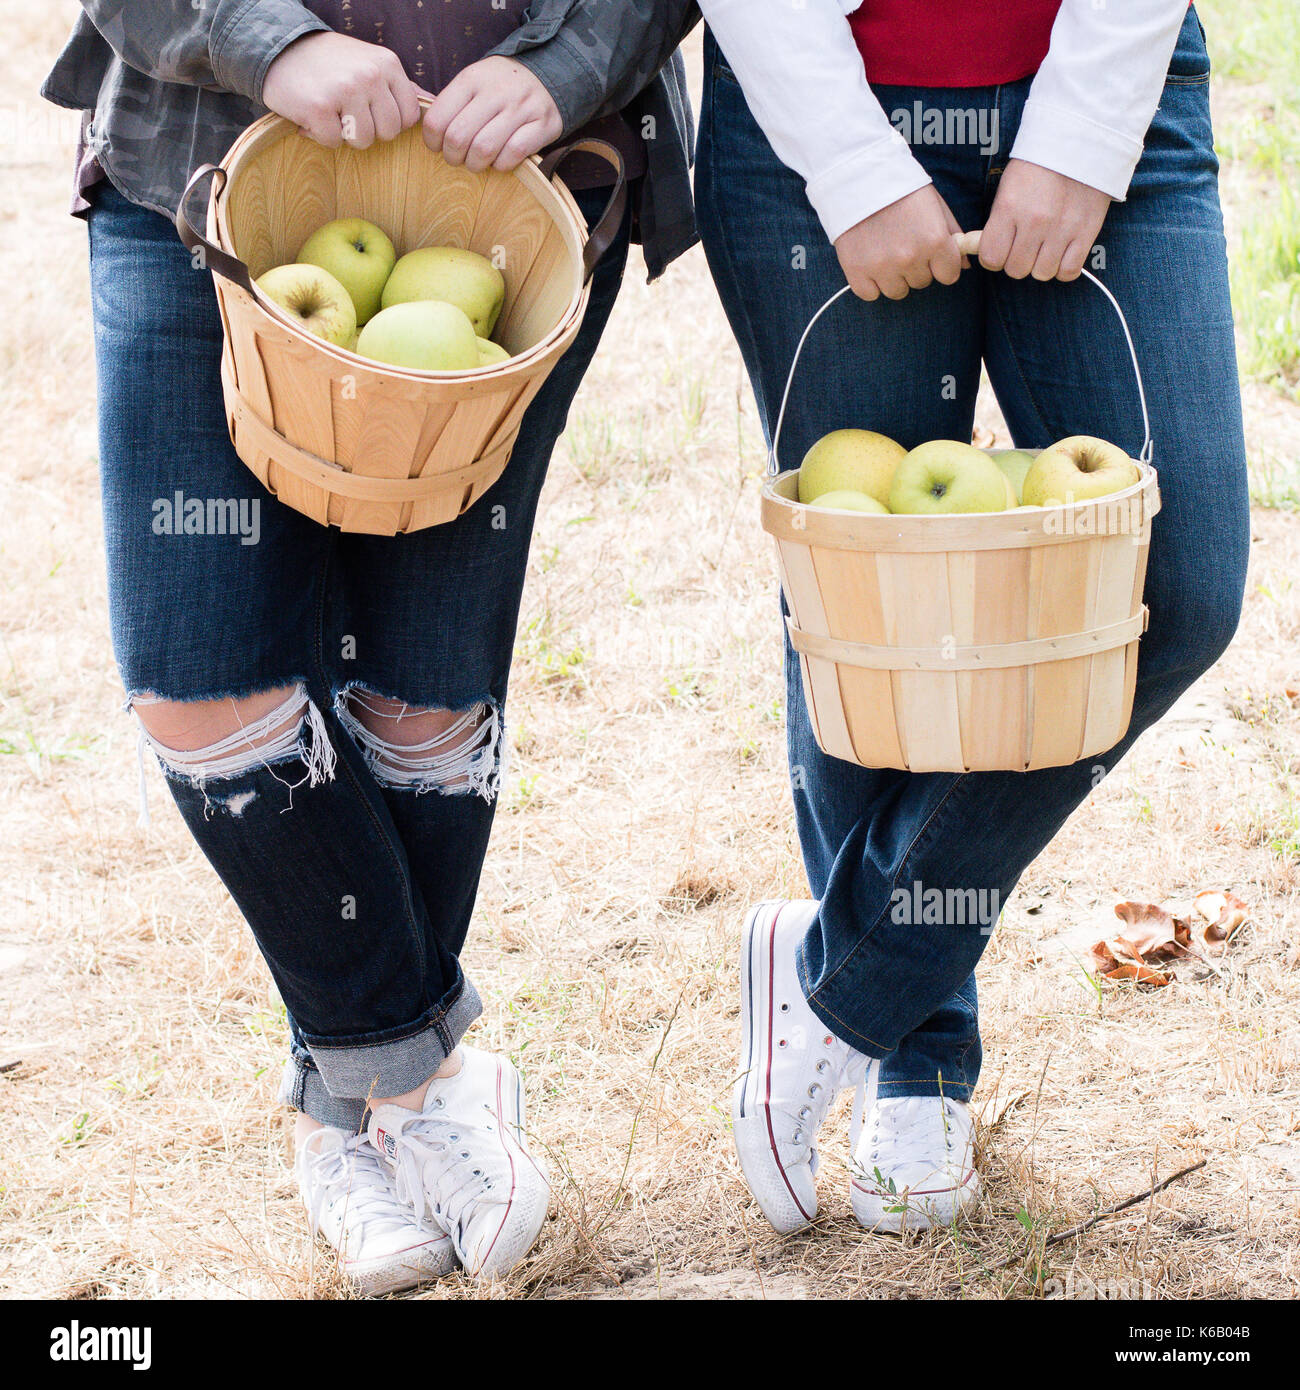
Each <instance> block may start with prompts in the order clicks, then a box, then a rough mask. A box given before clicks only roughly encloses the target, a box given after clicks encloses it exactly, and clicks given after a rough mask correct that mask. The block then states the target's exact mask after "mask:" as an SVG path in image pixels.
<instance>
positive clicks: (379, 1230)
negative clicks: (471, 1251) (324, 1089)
mask: <svg viewBox="0 0 1300 1390" xmlns="http://www.w3.org/2000/svg"><path fill="white" fill-rule="evenodd" d="M293 1168H294V1173H295V1175H296V1176H297V1178H298V1190H299V1192H300V1193H301V1194H302V1200H303V1205H304V1206H305V1207H306V1208H307V1220H308V1222H309V1224H310V1226H311V1229H312V1233H313V1235H322V1236H324V1237H325V1239H326V1240H328V1241H329V1243H330V1244H331V1245H332V1246H333V1247H334V1248H335V1250H337V1251H338V1254H339V1264H340V1266H341V1268H342V1270H343V1273H344V1274H345V1275H346V1276H347V1278H348V1279H349V1280H350V1281H351V1282H352V1283H353V1284H354V1285H355V1286H356V1287H357V1289H358V1290H359V1291H360V1292H361V1293H363V1294H366V1295H367V1296H370V1297H373V1296H375V1295H377V1294H383V1293H396V1292H397V1290H399V1289H411V1288H414V1287H415V1286H416V1285H417V1284H421V1283H425V1282H426V1281H428V1280H430V1279H437V1278H438V1277H439V1276H441V1275H443V1274H446V1273H448V1272H449V1271H450V1270H452V1269H454V1268H455V1267H456V1252H455V1251H454V1250H453V1249H452V1246H451V1241H450V1240H448V1238H447V1236H446V1234H445V1233H444V1232H442V1231H429V1230H427V1229H424V1228H422V1227H421V1226H420V1225H419V1224H418V1223H417V1222H416V1220H415V1218H414V1217H413V1216H412V1215H411V1212H410V1208H409V1207H407V1206H406V1205H405V1204H404V1203H403V1202H400V1201H399V1200H398V1197H397V1194H396V1192H394V1191H393V1184H392V1182H391V1181H390V1180H389V1178H388V1176H387V1174H386V1173H385V1172H384V1170H383V1168H382V1167H381V1166H380V1163H379V1155H378V1154H377V1153H376V1152H375V1151H374V1149H373V1148H372V1147H371V1144H370V1141H369V1139H367V1138H366V1136H365V1135H364V1134H362V1135H349V1134H346V1133H344V1131H343V1130H341V1129H320V1130H317V1131H316V1133H315V1134H313V1135H311V1136H310V1138H308V1139H307V1140H306V1141H305V1142H304V1143H302V1144H300V1145H299V1146H298V1152H297V1153H296V1154H295V1155H294V1160H293Z"/></svg>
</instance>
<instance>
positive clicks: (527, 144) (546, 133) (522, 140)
mask: <svg viewBox="0 0 1300 1390" xmlns="http://www.w3.org/2000/svg"><path fill="white" fill-rule="evenodd" d="M550 133H551V132H550V127H549V126H548V125H547V123H546V121H544V120H543V121H529V122H528V124H527V125H521V126H520V127H519V129H518V130H516V131H515V133H514V134H513V135H512V136H511V137H510V138H509V139H508V140H507V141H506V142H505V144H504V145H502V146H501V152H500V153H499V154H498V155H497V157H496V159H495V160H494V161H493V166H492V167H493V168H495V169H500V170H501V171H502V172H503V173H507V174H508V173H509V172H510V171H511V169H517V168H518V167H519V166H520V165H521V164H522V163H523V162H524V160H525V159H527V158H528V156H529V155H533V154H536V153H537V152H538V150H541V149H545V147H546V146H547V145H549V144H550V143H551V141H550Z"/></svg>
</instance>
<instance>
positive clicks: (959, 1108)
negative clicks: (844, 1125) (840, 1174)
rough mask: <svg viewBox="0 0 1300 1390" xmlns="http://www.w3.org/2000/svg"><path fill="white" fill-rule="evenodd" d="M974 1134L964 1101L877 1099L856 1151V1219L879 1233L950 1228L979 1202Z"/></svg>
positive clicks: (851, 1193) (853, 1191)
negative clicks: (961, 1215) (964, 1212)
mask: <svg viewBox="0 0 1300 1390" xmlns="http://www.w3.org/2000/svg"><path fill="white" fill-rule="evenodd" d="M971 1131H972V1125H971V1114H970V1106H968V1105H966V1104H965V1103H964V1102H962V1101H959V1100H949V1099H948V1098H947V1097H943V1098H940V1097H939V1096H902V1097H899V1098H897V1099H893V1100H877V1101H876V1102H875V1104H874V1105H872V1106H871V1108H870V1109H869V1111H868V1113H867V1119H866V1123H865V1125H864V1126H863V1128H862V1133H861V1134H860V1135H859V1136H858V1138H857V1140H856V1142H855V1143H854V1146H853V1160H852V1163H851V1165H850V1166H851V1169H852V1173H853V1177H852V1181H851V1183H850V1187H849V1199H850V1201H851V1202H852V1203H853V1214H854V1216H856V1217H857V1218H858V1220H859V1221H860V1222H861V1223H862V1225H864V1226H865V1227H866V1228H867V1229H868V1230H876V1231H902V1230H903V1229H904V1228H906V1229H907V1230H909V1231H926V1230H929V1229H930V1227H931V1226H950V1225H951V1224H952V1223H953V1222H954V1221H955V1220H956V1219H957V1217H958V1216H959V1215H960V1214H961V1213H962V1212H963V1211H964V1210H966V1209H967V1208H968V1207H972V1206H974V1204H975V1202H976V1200H977V1199H978V1197H979V1190H980V1180H979V1174H978V1173H976V1171H975V1162H974V1144H973V1139H972V1132H971Z"/></svg>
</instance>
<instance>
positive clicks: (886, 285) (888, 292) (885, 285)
mask: <svg viewBox="0 0 1300 1390" xmlns="http://www.w3.org/2000/svg"><path fill="white" fill-rule="evenodd" d="M876 283H877V284H878V285H879V286H880V293H881V294H883V295H884V296H885V298H886V299H906V298H907V281H906V280H905V279H903V277H902V275H900V274H899V273H898V271H894V272H893V273H892V274H890V275H882V276H879V277H878V278H877V280H876Z"/></svg>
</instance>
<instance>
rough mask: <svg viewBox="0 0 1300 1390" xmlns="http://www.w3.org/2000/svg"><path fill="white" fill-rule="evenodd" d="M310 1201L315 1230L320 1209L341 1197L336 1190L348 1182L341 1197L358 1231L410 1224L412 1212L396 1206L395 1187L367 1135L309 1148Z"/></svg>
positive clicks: (362, 1233)
mask: <svg viewBox="0 0 1300 1390" xmlns="http://www.w3.org/2000/svg"><path fill="white" fill-rule="evenodd" d="M307 1166H308V1168H309V1169H310V1173H311V1203H310V1205H309V1206H308V1208H307V1220H308V1223H309V1224H310V1226H311V1229H312V1231H313V1232H315V1231H318V1230H319V1229H320V1217H321V1212H322V1211H323V1210H324V1208H325V1207H326V1206H328V1205H329V1203H330V1202H331V1201H334V1200H338V1194H337V1191H336V1189H337V1188H338V1186H339V1185H340V1184H342V1183H346V1184H347V1187H346V1191H345V1192H344V1193H343V1194H342V1200H343V1202H345V1203H346V1210H347V1214H348V1215H349V1216H350V1217H351V1218H352V1221H353V1222H355V1223H356V1226H357V1229H358V1234H359V1235H360V1236H361V1237H362V1238H364V1237H365V1235H367V1234H372V1235H374V1234H387V1233H388V1232H389V1231H396V1230H399V1229H401V1228H402V1227H404V1226H408V1225H409V1224H410V1220H411V1218H410V1215H409V1213H407V1212H404V1211H402V1210H401V1208H400V1207H399V1206H398V1205H397V1202H396V1200H395V1196H394V1193H393V1189H392V1188H391V1187H389V1185H388V1178H387V1177H386V1176H385V1174H384V1170H383V1168H382V1167H381V1166H380V1163H379V1158H378V1155H376V1154H375V1153H374V1151H373V1150H372V1149H371V1148H370V1141H369V1139H367V1137H366V1136H365V1135H364V1134H357V1135H353V1136H352V1137H351V1138H350V1139H348V1140H347V1141H346V1142H345V1143H344V1144H343V1146H342V1147H341V1148H337V1149H320V1150H317V1151H314V1152H313V1151H309V1152H308V1155H307Z"/></svg>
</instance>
